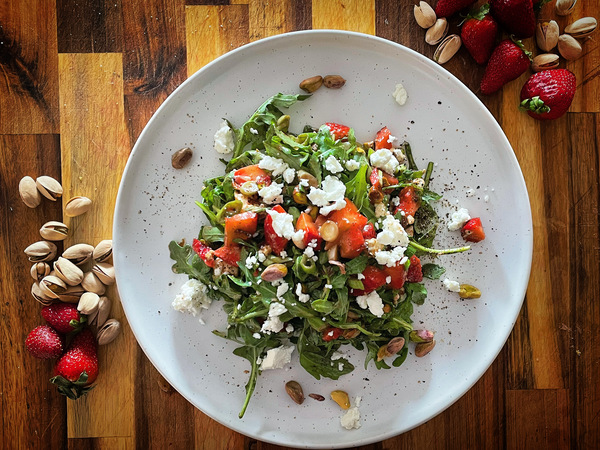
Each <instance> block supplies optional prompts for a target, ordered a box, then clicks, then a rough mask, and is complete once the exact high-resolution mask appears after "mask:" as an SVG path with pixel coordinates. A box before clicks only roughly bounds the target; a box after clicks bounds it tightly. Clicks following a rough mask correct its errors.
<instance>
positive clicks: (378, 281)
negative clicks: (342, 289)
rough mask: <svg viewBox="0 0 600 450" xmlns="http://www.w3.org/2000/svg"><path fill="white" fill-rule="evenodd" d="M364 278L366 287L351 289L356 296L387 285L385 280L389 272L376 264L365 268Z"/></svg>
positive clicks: (363, 281) (363, 282)
mask: <svg viewBox="0 0 600 450" xmlns="http://www.w3.org/2000/svg"><path fill="white" fill-rule="evenodd" d="M362 275H363V277H364V278H363V279H361V281H362V284H363V286H364V289H350V293H351V294H352V295H354V296H355V297H358V296H359V295H365V294H368V293H369V292H373V291H374V290H376V289H379V288H380V287H381V286H383V285H385V280H386V278H387V274H386V273H385V272H384V271H383V269H380V268H379V267H375V266H367V267H365V270H363V273H362Z"/></svg>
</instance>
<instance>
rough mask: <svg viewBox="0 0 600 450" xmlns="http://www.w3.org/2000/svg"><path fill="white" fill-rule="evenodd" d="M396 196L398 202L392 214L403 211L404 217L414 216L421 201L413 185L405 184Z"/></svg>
mask: <svg viewBox="0 0 600 450" xmlns="http://www.w3.org/2000/svg"><path fill="white" fill-rule="evenodd" d="M398 198H399V200H400V203H399V204H398V206H397V207H396V210H395V211H394V214H397V213H398V212H400V211H403V212H404V216H405V217H406V216H414V215H415V213H416V212H417V209H419V204H420V203H421V199H420V198H419V194H418V193H417V189H416V188H415V187H414V186H407V187H405V188H403V189H402V190H401V191H400V195H399V196H398Z"/></svg>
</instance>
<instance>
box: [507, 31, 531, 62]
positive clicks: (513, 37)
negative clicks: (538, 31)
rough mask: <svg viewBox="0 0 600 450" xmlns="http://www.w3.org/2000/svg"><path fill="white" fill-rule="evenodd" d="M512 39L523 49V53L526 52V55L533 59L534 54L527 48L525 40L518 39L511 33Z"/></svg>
mask: <svg viewBox="0 0 600 450" xmlns="http://www.w3.org/2000/svg"><path fill="white" fill-rule="evenodd" d="M510 39H511V41H513V42H514V43H515V45H516V46H517V47H519V48H520V49H521V50H523V53H525V55H527V57H528V58H529V61H533V55H532V54H531V52H530V51H529V50H527V49H526V48H525V46H524V45H523V41H520V40H519V39H516V38H515V36H514V35H511V36H510Z"/></svg>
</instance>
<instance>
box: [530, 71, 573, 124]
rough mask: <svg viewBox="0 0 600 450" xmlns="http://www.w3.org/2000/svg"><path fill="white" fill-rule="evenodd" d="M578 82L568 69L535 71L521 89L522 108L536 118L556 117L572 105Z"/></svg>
mask: <svg viewBox="0 0 600 450" xmlns="http://www.w3.org/2000/svg"><path fill="white" fill-rule="evenodd" d="M576 82H577V80H576V79H575V75H573V73H572V72H570V71H568V70H567V69H556V70H542V71H541V72H537V73H534V74H533V75H531V77H530V78H529V80H527V83H525V85H524V86H523V89H521V109H522V110H524V111H527V114H529V115H530V116H531V117H533V118H534V119H539V120H550V119H556V118H558V117H560V116H562V115H563V114H564V113H565V112H567V110H568V109H569V106H571V102H572V101H573V96H574V95H575V88H576Z"/></svg>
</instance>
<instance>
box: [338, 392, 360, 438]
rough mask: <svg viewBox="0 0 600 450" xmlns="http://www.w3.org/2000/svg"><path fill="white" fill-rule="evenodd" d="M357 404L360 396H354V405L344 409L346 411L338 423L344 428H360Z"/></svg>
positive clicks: (358, 404)
mask: <svg viewBox="0 0 600 450" xmlns="http://www.w3.org/2000/svg"><path fill="white" fill-rule="evenodd" d="M359 406H360V397H356V398H355V399H354V406H353V407H351V408H350V409H348V411H346V413H345V414H344V415H343V416H342V417H341V419H340V424H341V425H342V427H344V428H345V429H346V430H352V429H358V428H360V411H359V410H358V407H359Z"/></svg>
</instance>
